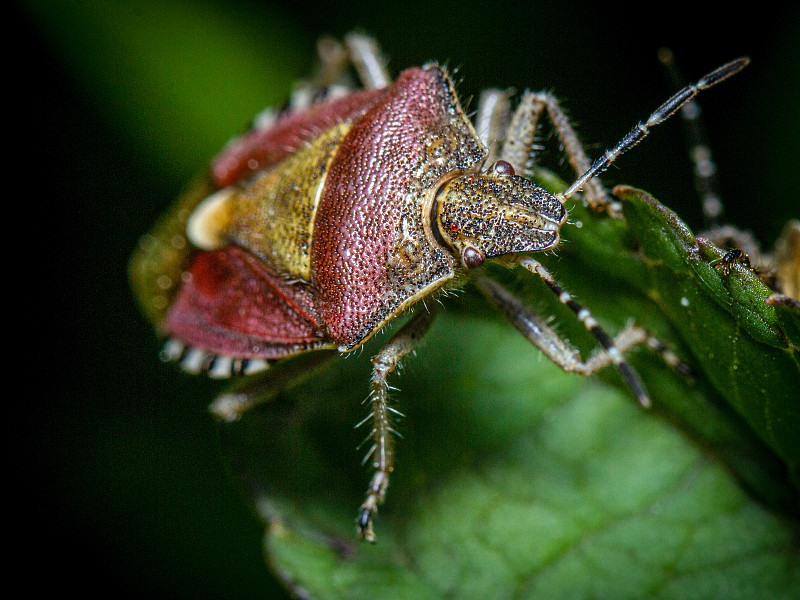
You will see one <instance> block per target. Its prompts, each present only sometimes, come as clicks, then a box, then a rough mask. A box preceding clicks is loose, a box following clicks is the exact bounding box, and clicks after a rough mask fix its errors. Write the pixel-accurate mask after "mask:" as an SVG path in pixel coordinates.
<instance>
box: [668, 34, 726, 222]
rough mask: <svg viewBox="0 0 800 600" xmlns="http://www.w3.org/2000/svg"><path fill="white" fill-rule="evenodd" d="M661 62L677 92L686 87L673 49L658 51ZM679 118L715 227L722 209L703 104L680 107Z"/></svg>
mask: <svg viewBox="0 0 800 600" xmlns="http://www.w3.org/2000/svg"><path fill="white" fill-rule="evenodd" d="M658 60H659V61H660V62H661V64H662V65H664V68H665V69H666V71H667V74H668V75H669V77H670V80H671V81H672V84H673V85H674V86H675V89H681V88H683V87H685V86H686V82H685V81H684V79H683V76H682V75H681V73H680V71H679V70H678V67H677V66H676V65H675V60H674V56H673V54H672V50H670V49H669V48H661V49H660V50H659V51H658ZM680 116H681V120H682V121H683V124H684V130H685V132H686V139H687V141H688V142H689V158H690V159H691V161H692V165H693V166H694V181H695V187H696V188H697V193H698V194H699V195H700V199H701V202H702V208H703V216H704V217H705V221H706V228H712V227H716V226H718V225H719V224H720V219H721V217H722V212H723V207H722V201H721V200H720V197H719V193H718V190H717V166H716V165H715V164H714V160H713V158H712V156H711V146H710V145H709V143H708V135H707V134H706V129H705V126H704V124H703V116H702V111H701V110H700V104H698V102H697V101H696V100H695V99H694V98H692V99H690V100H689V101H688V102H687V103H686V104H684V105H683V106H682V107H681V110H680Z"/></svg>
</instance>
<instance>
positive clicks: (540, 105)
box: [502, 92, 612, 210]
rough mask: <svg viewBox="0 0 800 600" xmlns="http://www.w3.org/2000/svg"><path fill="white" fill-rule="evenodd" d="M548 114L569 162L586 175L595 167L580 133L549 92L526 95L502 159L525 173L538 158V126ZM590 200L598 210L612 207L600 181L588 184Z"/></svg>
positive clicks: (519, 108)
mask: <svg viewBox="0 0 800 600" xmlns="http://www.w3.org/2000/svg"><path fill="white" fill-rule="evenodd" d="M544 111H547V114H548V116H549V117H550V122H551V123H552V124H553V127H554V129H555V132H556V135H557V137H558V141H559V142H560V143H561V145H562V146H563V147H564V152H565V153H566V155H567V158H568V159H569V163H570V165H571V166H572V168H573V170H574V171H575V173H576V174H577V175H583V174H584V173H585V172H586V171H588V170H589V168H590V167H591V166H592V163H591V161H590V160H589V157H588V156H587V154H586V151H585V150H584V149H583V145H582V144H581V142H580V140H579V139H578V134H577V133H576V132H575V129H574V128H573V127H572V124H571V123H570V121H569V117H567V114H566V113H565V112H564V109H562V108H561V105H560V104H559V102H558V99H557V98H556V97H555V96H553V94H551V93H549V92H525V94H523V96H522V100H520V103H519V106H518V107H517V109H516V111H514V116H513V117H512V119H511V125H510V126H509V128H508V133H507V134H506V140H505V144H504V145H503V151H502V158H503V160H505V161H508V162H509V163H511V165H512V166H513V167H514V169H515V170H516V171H517V173H523V172H525V169H526V167H528V163H530V162H532V161H533V159H534V141H535V137H536V126H537V124H538V122H539V118H540V117H541V115H542V113H543V112H544ZM584 189H585V193H586V199H587V201H588V202H589V204H590V205H591V206H592V207H593V208H595V209H597V210H605V209H607V208H608V207H610V206H611V205H612V203H611V201H610V199H609V197H608V193H607V192H606V190H605V188H604V187H603V185H602V183H600V181H599V180H598V179H593V180H591V181H588V182H586V186H585V188H584Z"/></svg>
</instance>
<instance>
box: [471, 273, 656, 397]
mask: <svg viewBox="0 0 800 600" xmlns="http://www.w3.org/2000/svg"><path fill="white" fill-rule="evenodd" d="M520 265H521V266H523V267H524V268H526V269H527V270H529V271H530V272H531V273H534V274H536V275H538V276H539V277H541V278H542V279H543V280H544V282H545V283H546V284H547V286H548V287H549V288H550V289H551V290H552V291H553V292H554V293H555V294H556V295H557V296H558V299H559V301H560V302H561V303H563V304H565V305H567V306H568V307H569V308H570V310H572V311H573V312H574V313H575V314H576V315H577V317H578V320H580V321H581V323H583V325H584V327H586V329H587V330H588V331H589V332H590V333H591V334H592V335H593V336H594V337H595V339H597V341H598V342H599V343H600V345H601V346H602V349H603V351H602V352H600V353H594V354H592V355H591V356H590V357H589V359H588V360H586V361H582V360H581V358H580V355H579V353H578V350H577V349H576V348H575V347H573V346H572V344H570V343H569V342H568V341H566V340H564V339H563V338H562V337H560V336H559V335H558V334H557V333H556V332H555V331H554V330H553V329H552V328H551V327H549V326H548V325H547V324H546V323H545V322H544V320H543V319H541V318H540V317H538V316H537V315H535V314H534V313H533V312H532V311H531V310H530V309H529V308H528V307H527V306H525V304H523V303H522V301H521V300H519V299H518V298H516V297H515V296H514V295H512V294H511V293H510V292H508V291H507V290H506V289H505V288H503V287H502V286H501V285H500V284H498V283H497V282H495V281H493V280H491V279H488V278H486V277H480V278H478V279H477V280H476V285H477V286H478V289H479V290H480V291H481V292H482V293H483V294H484V295H485V296H486V297H487V298H488V299H489V300H490V301H491V302H492V303H493V304H494V305H495V306H496V307H497V308H498V309H499V310H500V311H501V312H502V313H503V314H504V315H505V316H506V318H507V319H508V320H509V321H510V322H511V324H512V325H514V327H516V328H517V330H519V331H520V332H521V333H522V334H523V335H524V336H525V337H526V338H527V339H528V340H529V341H530V342H531V343H532V344H534V345H535V346H536V347H537V348H539V349H540V350H541V351H542V352H544V354H545V355H546V356H547V357H548V358H549V359H550V360H551V361H553V362H554V363H555V364H556V365H558V366H559V367H560V368H561V369H563V370H564V371H567V372H573V373H578V374H580V375H590V374H592V373H594V372H596V371H598V370H599V369H602V368H603V367H606V366H609V365H613V366H615V367H616V368H617V369H618V370H619V371H620V373H621V374H622V375H623V377H624V378H625V380H626V381H627V382H628V385H629V386H630V388H631V390H632V391H633V393H634V394H635V395H636V398H637V400H638V401H639V403H640V404H641V405H642V406H644V407H649V406H650V405H651V402H650V397H649V396H648V395H647V391H646V390H645V387H644V384H642V381H641V380H640V379H639V376H638V375H637V374H636V372H635V371H634V370H633V367H631V366H630V364H628V362H627V361H626V360H625V358H624V355H623V353H624V352H626V351H627V350H629V349H630V348H632V347H634V346H636V345H638V344H642V343H644V342H647V341H649V339H650V336H649V335H648V334H647V332H646V331H645V330H643V329H641V328H638V327H633V326H630V325H629V326H628V327H626V328H625V329H624V330H623V331H622V333H621V334H620V335H619V336H617V338H616V339H612V338H611V337H610V336H609V335H608V334H607V333H606V332H605V330H603V328H602V327H600V325H599V324H598V323H597V321H596V320H595V318H594V317H593V316H592V314H591V313H590V312H589V310H588V309H586V308H585V307H583V306H581V305H580V304H578V303H577V302H576V301H575V300H574V299H573V298H572V296H571V295H570V294H569V293H568V292H566V291H565V290H564V289H563V288H562V287H561V286H560V285H559V284H558V283H557V282H556V281H555V280H554V279H553V277H552V275H550V273H549V272H548V271H547V270H546V269H545V268H544V267H543V266H542V265H541V264H540V263H539V262H538V261H536V260H534V259H532V258H529V257H525V258H522V259H521V260H520ZM650 346H651V347H652V348H654V349H656V350H658V349H659V348H663V345H661V344H660V343H659V344H658V345H655V344H653V343H651V344H650ZM665 350H666V349H665Z"/></svg>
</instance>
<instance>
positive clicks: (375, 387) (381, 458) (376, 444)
mask: <svg viewBox="0 0 800 600" xmlns="http://www.w3.org/2000/svg"><path fill="white" fill-rule="evenodd" d="M435 314H436V304H435V303H434V304H433V306H432V308H431V310H427V309H426V307H424V306H422V307H420V308H419V309H418V310H417V312H416V313H415V314H414V315H413V316H412V317H411V319H410V320H409V321H408V322H407V323H405V325H403V327H401V328H400V330H399V331H398V332H397V333H396V334H395V335H394V336H393V337H392V338H391V339H390V340H389V342H388V343H387V344H386V345H385V346H384V347H383V348H382V349H381V351H380V352H378V354H376V355H375V356H374V357H373V358H372V365H373V366H372V378H371V381H370V388H371V389H370V395H369V398H368V402H369V404H370V409H371V411H370V414H369V415H368V416H367V418H366V419H364V420H363V421H362V422H361V423H359V424H358V426H360V425H362V424H365V423H368V422H371V423H372V430H371V431H370V433H369V436H368V437H367V439H368V440H371V441H372V445H371V446H370V448H369V450H368V451H367V454H366V456H365V457H364V462H365V463H366V462H367V461H371V466H372V469H373V475H372V479H371V480H370V483H369V487H368V488H367V494H366V498H365V500H364V503H363V504H362V505H361V508H360V509H359V513H358V518H357V525H358V531H359V533H360V535H361V537H362V538H363V539H365V540H367V541H368V542H374V541H375V532H374V530H373V527H372V522H373V519H374V517H375V514H376V513H377V512H378V506H379V505H380V504H382V503H383V499H384V497H385V496H386V489H387V488H388V486H389V475H390V474H391V472H392V471H393V470H394V438H393V436H394V435H397V432H396V431H395V430H394V429H393V428H392V420H393V419H392V415H395V416H402V415H401V414H400V413H398V412H397V411H396V410H395V409H393V408H392V407H391V406H389V384H388V381H387V380H388V377H389V375H390V374H391V373H393V372H394V371H395V369H397V367H398V366H399V364H400V361H401V360H402V359H403V357H405V356H407V355H408V354H409V353H411V352H413V351H414V348H415V347H416V345H417V342H418V341H419V340H420V339H421V338H422V337H423V336H424V335H425V332H426V331H427V330H428V328H429V327H430V325H431V323H432V322H433V319H434V317H435Z"/></svg>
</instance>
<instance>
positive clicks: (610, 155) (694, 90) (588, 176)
mask: <svg viewBox="0 0 800 600" xmlns="http://www.w3.org/2000/svg"><path fill="white" fill-rule="evenodd" d="M749 62H750V61H749V59H747V58H739V59H736V60H734V61H731V62H729V63H728V64H725V65H722V66H721V67H719V68H718V69H716V70H714V71H712V72H711V73H709V74H708V75H706V76H705V77H703V78H702V79H700V80H699V81H698V82H697V83H695V84H693V85H688V86H686V87H685V88H683V89H682V90H680V91H679V92H678V93H677V94H675V95H674V96H672V97H671V98H670V99H669V100H667V101H666V102H664V104H662V105H661V106H659V107H658V108H657V109H656V110H655V111H653V113H652V114H651V115H650V116H649V117H648V118H647V120H646V121H640V122H639V123H637V124H636V126H635V127H634V128H633V129H631V131H630V132H628V135H626V136H625V137H624V138H622V140H621V141H620V142H619V143H618V144H617V145H616V146H615V147H614V148H612V149H611V150H606V152H605V154H603V156H601V157H600V158H599V159H597V160H596V161H595V162H594V164H593V165H592V166H591V167H590V168H589V169H588V170H587V171H586V172H585V173H584V174H583V175H581V176H580V177H578V179H577V180H576V181H575V183H573V184H572V185H571V186H570V187H569V188H568V189H567V191H566V192H564V193H563V194H559V196H558V197H559V198H561V199H562V200H566V199H567V198H570V197H571V196H572V195H574V194H575V193H577V192H578V190H580V189H581V188H582V187H584V186H587V185H588V184H589V183H590V182H591V181H592V180H593V179H594V178H595V177H597V176H598V175H599V174H600V173H602V172H603V171H605V170H606V169H607V168H608V167H609V166H611V164H612V163H613V162H614V161H615V160H616V159H617V158H619V156H620V155H621V154H623V153H624V152H626V151H628V150H630V149H631V148H633V147H634V146H635V145H636V144H638V143H639V142H640V141H642V139H644V137H645V136H646V135H648V134H649V133H650V129H651V128H653V127H654V126H655V125H658V124H659V123H663V122H664V121H666V120H667V119H668V118H669V117H671V116H672V115H673V114H675V112H677V111H678V109H680V108H681V107H682V106H683V105H684V104H686V103H687V102H689V101H690V100H691V99H692V98H694V97H695V96H696V95H697V94H698V93H699V92H700V90H704V89H706V88H710V87H711V86H712V85H716V84H717V83H719V82H721V81H723V80H725V79H727V78H728V77H730V76H731V75H734V74H735V73H738V72H739V71H741V70H742V69H743V68H744V67H745V66H746V65H747V64H748V63H749ZM587 191H588V188H587Z"/></svg>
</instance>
